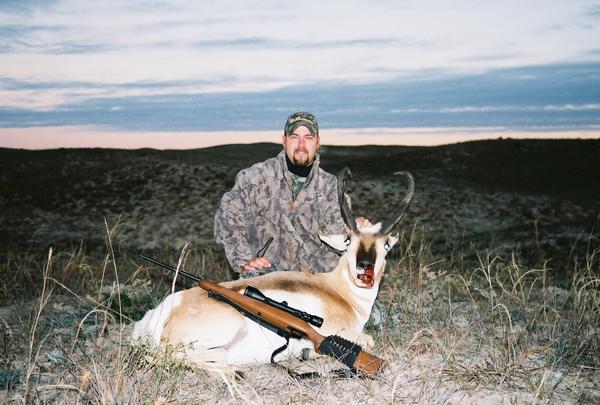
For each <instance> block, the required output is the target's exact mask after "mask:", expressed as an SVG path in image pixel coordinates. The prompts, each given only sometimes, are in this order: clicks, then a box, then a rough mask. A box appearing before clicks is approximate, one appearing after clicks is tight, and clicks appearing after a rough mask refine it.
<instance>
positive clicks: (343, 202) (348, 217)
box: [337, 167, 356, 232]
mask: <svg viewBox="0 0 600 405" xmlns="http://www.w3.org/2000/svg"><path fill="white" fill-rule="evenodd" d="M346 177H350V178H352V173H351V172H350V169H349V168H348V167H344V168H343V169H342V170H341V171H340V174H338V179H337V181H338V183H337V190H338V201H339V203H340V210H341V211H342V218H344V222H345V223H346V226H347V227H348V228H350V229H351V230H352V231H353V232H356V220H355V219H354V214H352V209H350V206H349V205H348V200H347V199H346V196H345V194H344V191H345V189H346Z"/></svg>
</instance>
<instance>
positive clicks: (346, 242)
mask: <svg viewBox="0 0 600 405" xmlns="http://www.w3.org/2000/svg"><path fill="white" fill-rule="evenodd" d="M344 243H345V244H346V246H350V238H346V240H345V241H344Z"/></svg>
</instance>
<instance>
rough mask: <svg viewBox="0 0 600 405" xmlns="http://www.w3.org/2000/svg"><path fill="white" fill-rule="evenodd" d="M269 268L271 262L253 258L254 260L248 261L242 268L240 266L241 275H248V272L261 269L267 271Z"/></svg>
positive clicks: (266, 259) (264, 258) (263, 258)
mask: <svg viewBox="0 0 600 405" xmlns="http://www.w3.org/2000/svg"><path fill="white" fill-rule="evenodd" d="M270 267H271V262H270V261H269V259H268V258H266V257H255V258H254V259H251V260H248V262H246V264H244V266H242V270H241V273H248V272H250V271H258V270H261V269H268V268H270Z"/></svg>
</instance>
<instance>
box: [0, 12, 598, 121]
mask: <svg viewBox="0 0 600 405" xmlns="http://www.w3.org/2000/svg"><path fill="white" fill-rule="evenodd" d="M599 89H600V3H598V2H597V1H559V0H557V1H503V2H481V1H456V2H452V6H449V3H447V2H441V1H410V0H409V1H389V0H388V1H385V0H383V1H369V2H366V1H333V2H323V1H319V2H316V1H306V2H293V3H291V2H290V3H289V4H288V3H286V2H278V1H263V2H256V3H251V2H245V1H220V2H188V1H136V2H132V1H115V0H107V1H102V2H85V1H71V0H55V1H53V0H46V1H12V0H9V1H6V0H4V1H2V2H0V131H2V129H1V128H2V127H4V128H16V127H24V128H37V127H52V126H90V127H96V128H103V129H105V130H120V131H218V130H254V129H257V130H274V129H280V127H281V125H282V122H283V120H284V119H285V117H286V116H287V115H288V114H289V113H291V112H293V111H295V110H310V111H312V112H314V113H315V114H317V116H318V117H319V119H320V122H321V127H322V128H366V127H369V128H377V127H392V128H394V127H494V128H508V129H515V130H521V129H526V130H534V131H543V130H545V129H548V128H551V129H552V128H554V129H569V128H578V129H580V128H584V129H585V128H591V129H594V128H598V127H599V126H600V118H599V117H600V90H599Z"/></svg>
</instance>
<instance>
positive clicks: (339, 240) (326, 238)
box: [319, 234, 348, 252]
mask: <svg viewBox="0 0 600 405" xmlns="http://www.w3.org/2000/svg"><path fill="white" fill-rule="evenodd" d="M319 238H320V239H321V240H322V241H323V242H325V243H327V244H328V245H329V246H331V247H332V248H334V249H335V250H339V251H340V252H344V251H345V250H346V249H347V248H348V244H347V243H346V240H347V239H348V238H347V237H346V236H345V235H322V234H319Z"/></svg>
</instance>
